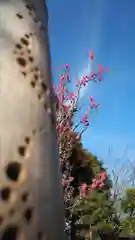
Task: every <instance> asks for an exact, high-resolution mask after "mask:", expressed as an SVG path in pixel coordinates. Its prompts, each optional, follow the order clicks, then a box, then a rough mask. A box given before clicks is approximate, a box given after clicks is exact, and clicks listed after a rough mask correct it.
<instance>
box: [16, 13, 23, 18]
mask: <svg viewBox="0 0 135 240" xmlns="http://www.w3.org/2000/svg"><path fill="white" fill-rule="evenodd" d="M16 16H17V17H18V18H20V19H23V18H24V17H23V15H22V14H20V13H17V14H16Z"/></svg>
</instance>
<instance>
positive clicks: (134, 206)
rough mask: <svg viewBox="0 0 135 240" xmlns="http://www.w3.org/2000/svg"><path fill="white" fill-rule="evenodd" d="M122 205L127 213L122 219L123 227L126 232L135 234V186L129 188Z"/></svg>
mask: <svg viewBox="0 0 135 240" xmlns="http://www.w3.org/2000/svg"><path fill="white" fill-rule="evenodd" d="M121 207H122V209H123V211H124V213H125V214H126V216H125V219H124V220H123V221H121V228H122V230H123V232H124V233H126V234H128V235H131V236H135V188H128V189H126V191H125V195H124V197H123V199H122V201H121Z"/></svg>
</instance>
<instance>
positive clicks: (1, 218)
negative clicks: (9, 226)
mask: <svg viewBox="0 0 135 240" xmlns="http://www.w3.org/2000/svg"><path fill="white" fill-rule="evenodd" d="M3 220H4V219H3V217H2V216H0V225H1V224H2V223H3Z"/></svg>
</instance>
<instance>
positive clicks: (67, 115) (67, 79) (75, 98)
mask: <svg viewBox="0 0 135 240" xmlns="http://www.w3.org/2000/svg"><path fill="white" fill-rule="evenodd" d="M89 57H90V61H91V64H92V72H91V73H90V74H89V75H85V76H83V77H82V79H79V80H78V82H77V84H76V89H75V91H71V90H70V89H72V88H71V87H70V84H71V82H72V81H71V71H70V66H69V65H68V64H65V65H63V66H62V67H60V68H59V69H58V70H59V71H60V80H59V84H58V86H56V85H55V84H54V85H53V89H54V93H55V95H56V98H57V101H58V106H57V109H56V130H57V134H58V144H59V156H60V166H61V172H62V181H61V183H62V186H63V191H64V205H65V216H66V217H65V218H66V220H65V226H68V228H70V218H69V215H70V214H69V212H68V210H67V209H69V208H70V207H72V199H73V193H74V188H73V186H72V183H73V181H74V178H73V177H72V169H73V167H74V166H73V164H71V163H70V162H69V161H68V159H69V157H70V155H71V153H72V149H73V148H74V141H73V139H72V138H70V137H69V132H70V131H71V130H72V131H77V130H78V127H79V126H80V128H79V129H81V130H80V132H79V133H78V131H77V137H76V140H78V139H80V138H81V136H82V134H83V133H84V131H85V130H86V129H87V128H88V127H89V125H90V122H89V113H90V111H91V110H93V109H97V108H98V107H99V104H98V103H97V102H96V101H95V99H94V98H93V96H91V95H90V96H89V98H88V99H89V102H88V106H86V108H85V111H84V114H83V116H82V117H81V118H80V119H79V120H78V123H77V124H76V125H75V126H74V127H73V125H74V117H75V115H76V114H77V113H78V112H81V111H82V108H83V107H84V106H81V105H80V90H81V88H82V87H86V86H87V85H88V84H89V83H90V82H94V83H99V82H101V81H102V80H103V72H107V71H108V70H109V68H105V69H103V67H102V65H101V64H98V69H97V71H95V70H94V59H95V57H94V54H93V52H92V50H90V52H89ZM65 133H66V134H65ZM104 180H105V174H104V173H103V172H101V173H100V174H99V176H98V178H97V179H93V181H92V185H91V186H90V187H88V186H87V185H86V184H85V183H84V184H82V186H81V187H80V196H81V197H85V196H86V193H88V192H90V191H92V189H94V188H102V187H103V186H104ZM66 228H67V227H66Z"/></svg>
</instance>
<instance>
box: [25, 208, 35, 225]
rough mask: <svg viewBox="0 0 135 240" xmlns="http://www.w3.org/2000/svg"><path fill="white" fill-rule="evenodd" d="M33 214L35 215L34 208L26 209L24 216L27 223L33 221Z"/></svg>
mask: <svg viewBox="0 0 135 240" xmlns="http://www.w3.org/2000/svg"><path fill="white" fill-rule="evenodd" d="M32 215H33V210H32V209H31V208H28V209H26V211H25V212H24V217H25V220H26V222H27V223H29V222H30V221H31V219H32Z"/></svg>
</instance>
